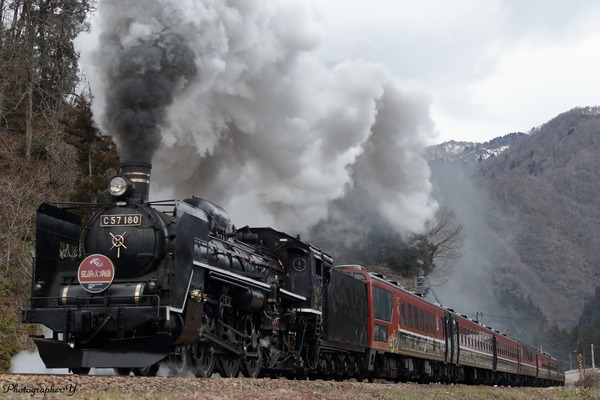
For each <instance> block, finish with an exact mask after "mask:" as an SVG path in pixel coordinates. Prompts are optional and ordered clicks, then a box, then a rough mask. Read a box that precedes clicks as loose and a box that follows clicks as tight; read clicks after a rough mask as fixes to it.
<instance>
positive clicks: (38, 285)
mask: <svg viewBox="0 0 600 400" xmlns="http://www.w3.org/2000/svg"><path fill="white" fill-rule="evenodd" d="M43 288H44V281H37V282H36V283H35V285H33V291H34V292H36V293H39V292H41V291H42V289H43Z"/></svg>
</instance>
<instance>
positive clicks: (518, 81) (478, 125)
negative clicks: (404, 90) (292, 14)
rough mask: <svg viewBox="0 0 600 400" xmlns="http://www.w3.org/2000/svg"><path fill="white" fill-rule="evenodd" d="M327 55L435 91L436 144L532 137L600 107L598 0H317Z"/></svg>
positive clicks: (433, 98)
mask: <svg viewBox="0 0 600 400" xmlns="http://www.w3.org/2000/svg"><path fill="white" fill-rule="evenodd" d="M314 3H315V5H316V7H317V10H318V11H317V13H322V14H320V15H319V17H320V18H323V19H324V20H325V22H326V25H327V27H328V38H327V41H326V47H325V48H324V49H323V52H324V58H325V59H326V60H330V61H331V62H335V61H339V60H340V59H344V58H347V57H358V58H363V59H367V60H370V61H373V62H377V63H383V64H385V65H386V66H387V67H388V68H389V69H390V70H391V71H392V72H393V74H394V76H395V77H396V78H397V79H399V80H400V81H411V82H416V83H417V84H418V85H420V86H422V88H423V89H424V90H425V91H426V92H427V93H429V94H430V96H431V100H432V106H431V114H432V117H433V119H434V120H435V122H436V125H437V130H438V132H439V136H438V139H437V140H436V141H437V142H442V141H446V140H450V139H455V140H468V141H478V142H483V141H487V140H490V139H493V138H494V137H497V136H502V135H505V134H507V133H510V132H515V131H522V132H527V131H529V130H530V129H531V128H533V127H535V126H539V125H541V124H543V123H545V122H547V121H548V120H550V119H551V118H553V117H555V116H556V115H558V114H560V113H562V112H564V111H568V110H570V109H571V108H573V107H580V106H582V107H583V106H595V105H599V104H600V101H599V97H600V54H599V53H600V2H599V1H596V0H551V1H545V0H452V1H442V0H418V1H408V0H369V1H365V0H318V1H317V0H314Z"/></svg>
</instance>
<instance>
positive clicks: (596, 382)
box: [575, 371, 600, 389]
mask: <svg viewBox="0 0 600 400" xmlns="http://www.w3.org/2000/svg"><path fill="white" fill-rule="evenodd" d="M581 375H582V376H581V378H579V380H578V381H577V382H575V386H581V387H586V388H596V389H598V388H600V372H597V371H594V372H592V371H589V372H587V371H586V372H585V373H583V372H582V374H581Z"/></svg>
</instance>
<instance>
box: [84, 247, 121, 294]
mask: <svg viewBox="0 0 600 400" xmlns="http://www.w3.org/2000/svg"><path fill="white" fill-rule="evenodd" d="M114 278H115V266H114V265H113V263H112V261H111V260H110V258H108V257H106V256H104V255H102V254H92V255H90V256H87V257H86V258H85V260H83V261H82V262H81V264H79V269H78V270H77V280H78V281H79V284H80V285H81V286H82V287H83V288H84V289H85V290H87V291H88V292H90V293H100V292H101V291H103V290H106V288H108V287H109V286H110V284H111V283H112V281H113V279H114Z"/></svg>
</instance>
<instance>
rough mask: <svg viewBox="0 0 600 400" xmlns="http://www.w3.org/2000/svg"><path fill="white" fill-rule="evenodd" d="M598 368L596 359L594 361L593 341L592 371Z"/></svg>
mask: <svg viewBox="0 0 600 400" xmlns="http://www.w3.org/2000/svg"><path fill="white" fill-rule="evenodd" d="M595 370H596V361H594V344H593V343H592V371H595Z"/></svg>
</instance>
